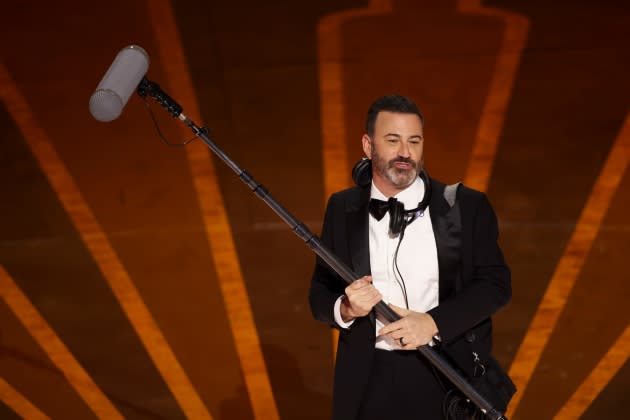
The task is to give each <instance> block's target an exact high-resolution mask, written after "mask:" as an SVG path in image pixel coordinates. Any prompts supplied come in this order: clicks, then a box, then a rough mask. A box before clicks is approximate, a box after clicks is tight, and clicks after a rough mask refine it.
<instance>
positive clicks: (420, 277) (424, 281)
mask: <svg viewBox="0 0 630 420" xmlns="http://www.w3.org/2000/svg"><path fill="white" fill-rule="evenodd" d="M424 188H425V186H424V182H423V181H422V180H421V179H420V178H416V180H415V182H414V183H413V184H411V185H410V186H409V187H407V188H406V189H405V190H403V191H401V192H399V193H398V194H396V195H395V196H394V197H395V198H396V199H397V200H398V201H400V202H402V203H403V204H404V205H405V209H406V210H410V209H414V208H416V207H418V203H420V202H421V201H422V197H423V196H424ZM370 197H371V198H376V199H379V200H383V201H387V197H385V195H383V193H381V192H380V191H379V190H378V188H377V187H376V185H374V183H373V182H372V190H371V195H370ZM389 216H390V215H389V212H388V213H386V214H385V216H384V217H383V218H382V219H381V220H376V219H375V218H374V217H373V216H372V215H370V217H369V242H370V243H369V247H370V248H369V249H370V267H371V271H372V282H373V284H374V287H376V288H377V289H378V291H379V292H380V293H381V295H382V296H383V301H384V302H385V303H392V304H394V305H396V306H400V307H402V308H404V307H405V306H406V305H405V299H404V296H403V292H402V288H401V285H400V284H399V283H401V284H402V283H403V281H404V285H405V286H406V289H407V300H408V301H409V309H411V310H412V311H416V312H427V311H428V310H429V309H432V308H434V307H436V306H437V305H438V298H439V289H438V287H439V270H438V261H437V247H436V245H435V236H434V234H433V227H432V225H431V215H430V211H429V207H427V208H426V210H425V211H424V213H423V214H422V215H421V216H419V217H416V219H415V220H414V221H413V222H412V223H411V224H409V225H408V226H407V227H406V229H405V234H404V238H403V240H402V242H401V244H400V249H399V250H398V258H397V262H398V269H399V270H400V273H401V274H402V279H401V278H400V276H399V275H398V273H397V271H396V268H395V267H394V253H395V251H396V247H397V246H398V241H399V239H400V235H398V236H395V237H393V236H391V235H390V233H389V219H390V217H389ZM396 279H398V281H397V280H396ZM340 306H341V298H339V299H338V300H337V301H336V302H335V306H334V317H335V321H336V322H337V323H338V324H339V325H340V326H341V327H343V328H349V327H350V326H351V325H352V323H353V322H354V321H350V322H344V321H343V319H342V318H341V311H340ZM383 326H384V324H383V323H382V322H381V321H380V320H379V319H377V320H376V331H375V334H377V332H378V330H380V329H381V328H382V327H383ZM376 348H380V349H384V350H396V349H400V345H399V344H398V342H394V341H392V340H390V339H389V338H386V337H378V336H377V338H376Z"/></svg>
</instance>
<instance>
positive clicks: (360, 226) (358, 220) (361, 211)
mask: <svg viewBox="0 0 630 420" xmlns="http://www.w3.org/2000/svg"><path fill="white" fill-rule="evenodd" d="M369 200H370V187H369V186H367V187H363V188H361V189H360V190H359V193H358V194H356V195H355V197H353V199H352V200H349V201H348V205H347V207H346V226H347V229H348V232H346V233H347V238H348V247H349V249H348V253H349V255H350V260H351V263H352V269H353V270H354V272H355V273H356V274H357V275H359V276H360V277H362V276H366V275H368V274H370V240H369V231H368V214H369V213H368V202H369Z"/></svg>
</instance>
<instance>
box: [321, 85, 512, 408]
mask: <svg viewBox="0 0 630 420" xmlns="http://www.w3.org/2000/svg"><path fill="white" fill-rule="evenodd" d="M423 126H424V118H423V116H422V114H421V113H420V111H419V110H418V108H417V106H416V105H415V104H414V103H413V102H412V101H411V100H410V99H408V98H406V97H403V96H398V95H390V96H383V97H381V98H379V99H377V100H376V101H375V102H374V103H373V104H372V105H371V107H370V109H369V111H368V115H367V122H366V134H365V135H364V136H363V138H362V145H363V151H364V153H365V155H366V156H367V158H368V159H370V160H369V161H366V164H367V165H364V166H366V168H367V170H368V171H371V182H370V181H369V179H370V177H368V181H367V182H359V184H360V185H358V186H356V187H354V188H350V189H347V190H344V191H341V192H338V193H335V194H333V195H332V196H331V198H330V200H329V201H328V205H327V209H326V214H325V217H324V225H323V229H322V237H321V239H322V242H323V243H324V244H325V245H326V246H327V247H329V249H330V250H331V251H332V252H333V253H335V254H336V255H337V256H338V257H339V258H341V260H343V261H344V262H345V263H346V264H348V265H349V266H350V267H351V268H352V269H353V271H354V272H355V273H357V274H358V275H360V276H362V277H361V278H359V279H358V280H356V281H354V282H353V283H352V284H351V285H349V286H348V285H347V284H346V283H345V282H344V281H343V280H342V279H341V277H339V276H338V275H337V274H336V273H335V272H334V271H333V270H332V269H330V268H329V267H328V266H327V265H326V263H325V262H323V261H322V260H321V259H319V258H318V261H317V263H316V265H315V271H314V273H313V277H312V282H311V289H310V293H309V299H310V304H311V309H312V311H313V315H314V317H315V318H316V319H317V320H319V321H322V322H325V323H327V324H329V325H331V326H332V327H334V328H337V329H339V331H340V334H339V342H338V351H337V358H336V366H335V379H334V389H333V418H334V419H338V420H350V419H359V420H370V419H374V420H376V419H379V420H383V419H396V420H404V419H442V418H443V408H442V405H443V400H444V395H445V393H446V392H447V391H448V389H450V388H452V385H451V384H450V383H448V381H447V380H446V379H445V378H443V377H441V376H440V374H439V373H438V372H437V371H436V370H435V368H433V367H432V366H431V365H430V364H429V363H428V362H427V361H426V360H425V359H424V358H423V357H422V356H421V355H420V353H419V352H417V351H413V350H415V349H417V348H418V347H419V346H423V345H427V344H428V345H435V344H439V345H440V346H441V348H442V350H443V352H444V354H445V355H446V356H447V357H448V358H449V359H451V360H452V361H453V362H454V363H455V364H456V365H457V366H458V368H460V369H461V370H462V371H463V372H465V373H466V374H468V375H471V376H472V375H474V374H477V373H478V372H477V370H478V369H482V368H483V366H482V365H483V361H484V360H485V358H487V357H488V356H489V354H490V350H491V345H492V343H491V335H492V327H491V320H490V317H491V316H492V315H493V314H494V313H495V312H496V311H497V310H499V309H500V308H501V307H502V306H504V305H505V304H506V303H507V302H508V301H509V299H510V297H511V286H510V271H509V269H508V267H507V265H506V264H505V262H504V259H503V255H502V253H501V250H500V249H499V246H498V244H497V238H498V227H497V221H496V216H495V214H494V212H493V210H492V207H491V206H490V204H489V202H488V200H487V198H486V196H485V195H484V194H483V193H481V192H478V191H474V190H472V189H469V188H466V187H464V186H459V188H457V189H454V190H451V191H456V194H454V197H456V202H457V206H452V202H451V203H449V201H447V200H446V198H445V185H444V184H443V183H441V182H439V181H436V180H433V179H430V178H429V177H428V176H427V174H426V172H424V170H423V144H424V134H423ZM370 166H371V168H370ZM368 175H370V173H369V172H368ZM358 178H360V177H358ZM355 180H357V179H355ZM447 195H448V194H447ZM455 209H457V211H454V210H455ZM454 226H457V227H458V228H454ZM381 300H383V301H384V302H385V303H387V304H389V305H390V306H391V307H392V308H393V309H394V310H395V311H396V312H397V313H398V314H399V315H400V316H401V317H402V319H400V320H399V321H396V322H393V323H390V324H387V323H383V322H382V320H380V319H378V317H376V316H375V313H374V310H373V308H374V305H375V304H376V303H378V302H379V301H381Z"/></svg>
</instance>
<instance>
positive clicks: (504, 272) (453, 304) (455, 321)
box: [428, 194, 512, 343]
mask: <svg viewBox="0 0 630 420" xmlns="http://www.w3.org/2000/svg"><path fill="white" fill-rule="evenodd" d="M478 197H479V199H478V200H476V201H477V205H476V206H474V207H473V208H472V209H471V210H472V211H473V213H474V214H473V217H472V223H473V225H472V278H470V279H466V280H467V281H464V284H463V288H462V290H461V291H460V292H458V293H457V294H454V295H451V296H450V297H448V298H447V299H445V300H444V301H443V302H441V303H440V304H439V305H438V306H437V307H435V308H433V309H431V310H430V311H429V312H428V313H429V314H430V315H431V316H432V317H433V319H434V321H435V323H436V324H437V326H438V330H439V332H440V336H441V338H442V340H443V341H444V342H445V343H448V342H450V341H452V340H454V339H456V338H458V337H459V336H461V335H462V334H464V333H465V332H466V331H468V330H469V329H471V328H472V327H474V326H476V325H478V324H480V323H481V322H483V321H484V320H486V319H488V318H489V317H490V316H492V315H493V314H494V313H496V312H497V311H498V310H499V309H500V308H501V307H503V306H505V305H506V304H507V303H508V302H509V300H510V298H511V296H512V289H511V276H510V270H509V268H508V266H507V265H506V263H505V261H504V259H503V254H502V252H501V249H500V248H499V245H498V243H497V241H498V237H499V230H498V226H497V218H496V215H495V213H494V211H493V209H492V207H491V205H490V203H489V202H488V199H487V198H486V196H485V194H478Z"/></svg>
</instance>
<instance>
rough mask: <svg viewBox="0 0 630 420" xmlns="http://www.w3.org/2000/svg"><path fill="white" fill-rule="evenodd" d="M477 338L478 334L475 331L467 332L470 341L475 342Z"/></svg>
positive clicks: (467, 338)
mask: <svg viewBox="0 0 630 420" xmlns="http://www.w3.org/2000/svg"><path fill="white" fill-rule="evenodd" d="M476 339H477V336H476V335H475V333H474V332H472V331H468V332H467V333H466V341H468V342H469V343H474V342H475V340H476Z"/></svg>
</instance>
